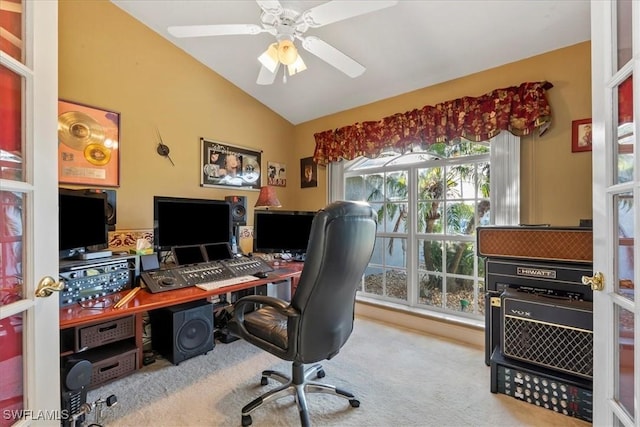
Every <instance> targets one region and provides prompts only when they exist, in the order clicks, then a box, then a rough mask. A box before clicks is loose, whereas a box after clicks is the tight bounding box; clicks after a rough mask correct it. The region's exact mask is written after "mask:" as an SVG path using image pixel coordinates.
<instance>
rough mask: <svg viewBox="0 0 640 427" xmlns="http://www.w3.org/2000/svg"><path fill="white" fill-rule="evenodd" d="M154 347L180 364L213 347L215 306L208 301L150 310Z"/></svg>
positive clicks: (152, 343) (175, 363)
mask: <svg viewBox="0 0 640 427" xmlns="http://www.w3.org/2000/svg"><path fill="white" fill-rule="evenodd" d="M149 318H150V320H151V346H152V348H153V349H154V350H156V351H157V352H158V353H160V354H161V355H163V356H164V357H165V358H166V359H167V360H168V361H169V362H171V363H173V364H174V365H177V364H178V363H180V362H182V361H183V360H187V359H190V358H192V357H195V356H199V355H201V354H206V353H207V352H209V351H211V350H213V347H214V345H215V344H214V340H213V305H212V304H211V303H210V302H207V301H193V302H188V303H185V304H180V305H175V306H171V307H166V308H160V309H157V310H152V311H150V312H149Z"/></svg>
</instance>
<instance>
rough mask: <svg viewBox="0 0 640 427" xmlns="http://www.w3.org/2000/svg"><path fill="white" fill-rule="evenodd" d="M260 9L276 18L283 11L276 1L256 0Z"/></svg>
mask: <svg viewBox="0 0 640 427" xmlns="http://www.w3.org/2000/svg"><path fill="white" fill-rule="evenodd" d="M256 3H258V6H260V9H262V10H263V11H264V12H265V13H268V14H269V15H273V16H278V15H280V14H281V13H282V12H283V11H284V9H283V7H282V5H281V4H280V2H279V1H278V0H256Z"/></svg>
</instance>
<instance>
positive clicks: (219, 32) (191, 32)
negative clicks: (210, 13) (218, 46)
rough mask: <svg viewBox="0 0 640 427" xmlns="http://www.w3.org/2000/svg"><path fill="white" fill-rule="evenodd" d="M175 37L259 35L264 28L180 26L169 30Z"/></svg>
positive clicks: (235, 25) (248, 25) (251, 25)
mask: <svg viewBox="0 0 640 427" xmlns="http://www.w3.org/2000/svg"><path fill="white" fill-rule="evenodd" d="M167 30H168V31H169V34H171V35H172V36H174V37H209V36H226V35H236V34H259V33H262V32H264V31H265V30H264V28H262V27H261V26H259V25H255V24H222V25H180V26H173V27H169V28H167Z"/></svg>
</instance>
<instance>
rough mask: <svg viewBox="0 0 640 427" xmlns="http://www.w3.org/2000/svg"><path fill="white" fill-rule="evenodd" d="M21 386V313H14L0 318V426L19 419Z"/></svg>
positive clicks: (2, 426) (5, 426)
mask: <svg viewBox="0 0 640 427" xmlns="http://www.w3.org/2000/svg"><path fill="white" fill-rule="evenodd" d="M22 388H23V381H22V315H21V314H16V315H14V316H9V317H6V318H4V319H0V414H2V416H0V427H7V426H10V425H12V424H13V423H15V422H16V421H18V420H19V419H20V415H21V413H20V410H22V409H24V403H23V401H24V399H23V398H22V396H23V389H22Z"/></svg>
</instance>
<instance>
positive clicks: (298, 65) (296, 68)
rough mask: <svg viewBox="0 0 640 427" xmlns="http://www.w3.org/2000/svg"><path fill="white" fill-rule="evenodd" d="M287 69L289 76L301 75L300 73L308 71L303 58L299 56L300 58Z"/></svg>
mask: <svg viewBox="0 0 640 427" xmlns="http://www.w3.org/2000/svg"><path fill="white" fill-rule="evenodd" d="M287 68H288V69H289V75H290V76H293V75H294V74H296V73H299V72H300V71H304V70H306V69H307V66H306V64H305V63H304V61H303V60H302V57H301V56H300V55H298V58H297V59H296V60H295V62H294V63H293V64H291V65H287Z"/></svg>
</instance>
